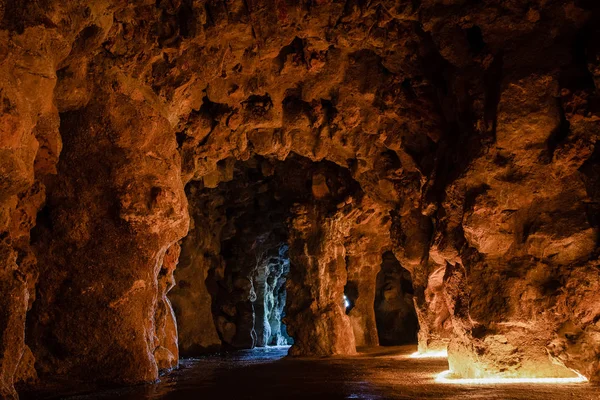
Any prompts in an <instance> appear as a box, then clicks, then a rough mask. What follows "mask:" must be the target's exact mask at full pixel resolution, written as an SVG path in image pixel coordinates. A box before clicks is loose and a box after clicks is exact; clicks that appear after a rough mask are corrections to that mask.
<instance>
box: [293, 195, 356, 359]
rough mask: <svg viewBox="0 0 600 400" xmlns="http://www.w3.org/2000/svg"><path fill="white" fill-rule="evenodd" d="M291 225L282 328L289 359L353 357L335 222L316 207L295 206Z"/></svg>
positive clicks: (341, 250)
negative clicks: (288, 338)
mask: <svg viewBox="0 0 600 400" xmlns="http://www.w3.org/2000/svg"><path fill="white" fill-rule="evenodd" d="M293 211H294V214H295V215H294V217H292V219H291V221H290V232H289V234H290V240H289V243H290V249H289V255H290V263H291V267H290V275H289V279H288V283H287V292H288V294H287V315H286V317H285V320H284V322H285V324H286V326H287V329H288V332H289V334H290V336H292V337H293V338H294V344H293V346H292V347H291V349H290V352H289V354H290V355H292V356H331V355H338V354H354V353H355V352H356V345H355V341H354V333H353V331H352V326H351V324H350V319H349V318H348V316H347V315H346V313H345V307H344V286H345V285H346V277H347V274H346V265H345V260H344V258H345V249H344V246H343V238H342V237H340V236H341V235H340V234H339V227H337V226H336V222H335V219H334V218H330V217H327V216H325V215H324V212H323V211H322V210H320V209H319V208H318V206H316V205H310V206H297V207H296V208H295V210H293Z"/></svg>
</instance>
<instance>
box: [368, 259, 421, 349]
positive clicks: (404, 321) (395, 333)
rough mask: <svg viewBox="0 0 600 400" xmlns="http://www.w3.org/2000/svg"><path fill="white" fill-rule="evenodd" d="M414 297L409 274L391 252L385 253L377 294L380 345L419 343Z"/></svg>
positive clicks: (376, 313)
mask: <svg viewBox="0 0 600 400" xmlns="http://www.w3.org/2000/svg"><path fill="white" fill-rule="evenodd" d="M413 294H414V292H413V286H412V280H411V277H410V273H409V272H408V271H407V270H406V269H404V268H403V267H402V266H401V265H400V263H399V262H398V260H397V259H396V257H395V256H394V254H393V253H392V252H391V251H388V252H385V253H384V254H383V257H382V263H381V271H380V272H379V274H377V284H376V293H375V320H376V322H377V333H378V335H379V344H380V345H381V346H396V345H401V344H407V343H416V342H417V333H418V331H419V322H418V320H417V314H416V312H415V307H414V303H413Z"/></svg>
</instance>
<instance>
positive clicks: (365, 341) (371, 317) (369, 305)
mask: <svg viewBox="0 0 600 400" xmlns="http://www.w3.org/2000/svg"><path fill="white" fill-rule="evenodd" d="M346 262H347V267H348V284H347V285H346V296H348V299H349V300H350V301H351V302H352V310H350V313H349V314H348V316H349V317H350V323H351V324H352V330H353V331H354V338H355V341H356V346H357V347H358V346H378V345H379V338H378V336H377V324H376V322H375V308H374V304H375V286H376V281H377V273H378V272H379V270H380V268H381V254H366V255H359V254H357V255H349V256H347V257H346Z"/></svg>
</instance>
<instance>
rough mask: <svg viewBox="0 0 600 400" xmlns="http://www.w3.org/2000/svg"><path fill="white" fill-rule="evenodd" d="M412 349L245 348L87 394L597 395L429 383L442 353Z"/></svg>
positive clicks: (536, 399) (557, 388)
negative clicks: (344, 353) (297, 355)
mask: <svg viewBox="0 0 600 400" xmlns="http://www.w3.org/2000/svg"><path fill="white" fill-rule="evenodd" d="M415 350H416V346H401V347H379V348H369V349H359V351H360V353H359V354H358V355H357V356H355V357H337V358H328V359H323V358H321V359H291V358H284V357H285V355H286V354H287V347H278V348H266V349H255V350H247V351H241V352H235V353H227V354H222V355H215V356H209V357H203V358H199V359H192V360H184V361H182V368H181V369H180V370H178V371H175V372H174V373H173V374H171V375H170V376H167V377H164V378H163V379H162V381H161V382H160V383H158V384H154V385H145V386H138V387H133V388H125V389H114V390H109V391H103V392H97V393H94V394H88V395H85V396H75V397H73V396H72V397H65V396H61V397H55V398H69V399H80V400H96V399H127V400H147V399H153V400H156V399H161V400H162V399H168V400H171V399H173V400H174V399H178V400H179V399H202V400H205V399H235V400H244V399H261V400H266V399H286V400H287V399H303V400H305V399H308V400H337V399H365V400H384V399H385V400H394V399H455V400H458V399H461V400H462V399H477V400H483V399H486V400H487V399H503V400H504V399H523V400H524V399H527V400H554V399H556V400H558V399H561V400H562V399H567V398H568V399H571V400H573V399H575V400H579V399H581V400H591V399H594V400H598V398H599V397H598V394H597V393H598V390H599V389H600V388H598V387H594V386H592V385H590V384H576V385H573V384H566V385H531V384H522V383H521V384H502V385H480V384H479V385H447V384H441V383H436V382H435V377H436V375H438V374H439V373H440V372H443V371H445V370H447V369H448V363H447V360H445V359H443V358H417V359H413V358H409V355H410V354H411V353H413V352H415Z"/></svg>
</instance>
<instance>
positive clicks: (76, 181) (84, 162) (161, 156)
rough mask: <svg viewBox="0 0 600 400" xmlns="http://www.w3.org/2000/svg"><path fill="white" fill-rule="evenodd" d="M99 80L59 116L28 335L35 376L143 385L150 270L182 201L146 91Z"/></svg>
mask: <svg viewBox="0 0 600 400" xmlns="http://www.w3.org/2000/svg"><path fill="white" fill-rule="evenodd" d="M104 79H105V82H106V85H107V86H106V88H110V89H108V91H100V90H99V91H98V92H96V93H95V96H94V100H93V101H90V103H89V104H88V105H87V106H86V107H85V108H84V109H81V110H78V111H72V112H69V113H62V114H61V126H60V131H61V136H62V140H63V153H62V155H61V159H60V161H59V164H58V176H57V179H56V180H55V181H54V182H52V184H51V185H50V186H49V188H48V199H47V202H46V206H45V207H44V209H43V211H42V212H41V214H40V215H39V216H38V223H37V225H36V228H35V240H34V241H33V242H34V247H35V249H36V253H37V255H38V268H39V270H40V275H41V276H43V277H44V279H43V280H40V282H39V283H38V286H37V292H38V298H37V301H36V302H35V303H34V306H33V309H32V311H31V313H30V315H29V321H28V322H29V329H28V336H29V343H30V345H31V346H32V350H33V353H34V355H35V357H36V369H37V370H38V372H39V373H41V374H44V375H55V374H58V375H68V376H71V377H72V378H73V379H82V380H94V381H110V382H123V383H137V382H147V381H152V380H155V379H157V377H158V369H157V365H156V360H155V358H154V351H155V349H157V347H158V346H159V345H160V343H157V342H156V333H155V331H156V329H155V323H154V322H155V319H154V316H155V312H156V307H157V301H158V300H159V299H158V293H159V291H158V288H159V286H158V277H159V273H160V270H161V265H163V258H164V255H165V252H166V251H167V249H168V248H169V247H170V246H171V245H172V244H173V242H174V241H176V240H178V239H179V238H180V237H181V236H183V235H184V234H185V232H186V231H187V227H188V217H187V213H186V212H185V210H186V205H187V202H186V198H185V194H184V192H183V185H182V182H181V178H180V169H179V155H178V153H177V151H176V142H175V138H174V136H170V137H169V136H168V135H164V132H165V130H169V129H170V128H169V125H168V121H167V120H166V119H165V118H164V117H162V116H161V115H160V112H159V111H157V110H156V109H155V108H153V107H152V104H153V98H152V96H150V97H148V98H145V97H144V96H143V94H142V92H140V91H139V89H138V88H136V87H135V86H134V85H133V86H132V85H131V83H130V82H129V81H128V80H127V78H126V77H125V76H123V75H119V74H116V75H109V76H106V77H105V78H104ZM150 121H152V123H149V122H150ZM171 263H172V261H171ZM120 265H122V266H124V265H127V267H126V268H125V267H123V268H118V267H117V266H120ZM171 268H172V266H171ZM57 271H60V273H58V272H57ZM161 294H162V293H161ZM160 300H163V299H160ZM163 306H164V304H163ZM93 338H95V339H93ZM115 365H120V366H122V367H121V368H119V369H115V368H114V366H115Z"/></svg>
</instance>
